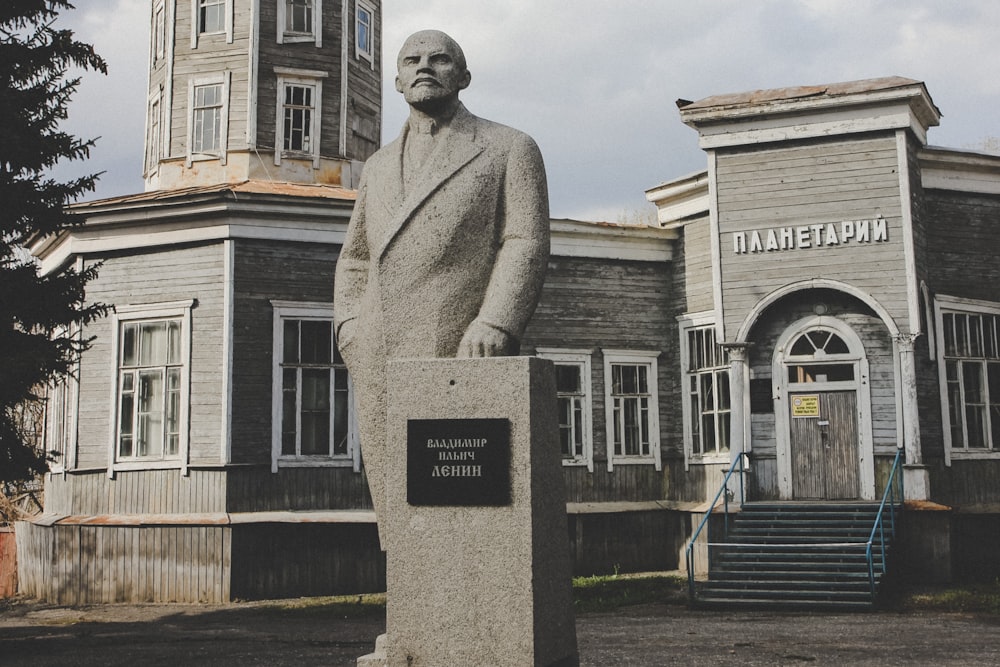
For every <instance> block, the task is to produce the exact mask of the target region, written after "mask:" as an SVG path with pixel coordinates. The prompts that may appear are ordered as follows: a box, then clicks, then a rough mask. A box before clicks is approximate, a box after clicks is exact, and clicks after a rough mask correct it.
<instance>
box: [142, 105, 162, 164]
mask: <svg viewBox="0 0 1000 667" xmlns="http://www.w3.org/2000/svg"><path fill="white" fill-rule="evenodd" d="M162 115H163V114H162V111H161V104H160V96H159V93H157V95H156V97H154V98H153V99H152V100H151V101H150V103H149V136H148V137H146V172H147V173H148V172H151V171H155V170H156V168H157V166H158V165H159V164H160V157H162V155H163V153H162V150H163V149H162V137H163V130H162V129H161V127H160V120H161V118H162Z"/></svg>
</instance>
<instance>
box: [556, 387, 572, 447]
mask: <svg viewBox="0 0 1000 667" xmlns="http://www.w3.org/2000/svg"><path fill="white" fill-rule="evenodd" d="M558 410H559V446H560V450H561V451H562V456H563V458H564V459H565V458H573V400H572V399H570V398H560V399H559V400H558Z"/></svg>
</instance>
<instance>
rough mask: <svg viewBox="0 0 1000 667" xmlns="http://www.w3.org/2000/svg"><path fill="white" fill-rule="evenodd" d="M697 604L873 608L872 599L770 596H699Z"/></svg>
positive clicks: (859, 609)
mask: <svg viewBox="0 0 1000 667" xmlns="http://www.w3.org/2000/svg"><path fill="white" fill-rule="evenodd" d="M695 604H696V605H697V606H698V607H703V608H707V609H715V608H727V609H728V608H732V607H739V608H741V609H747V608H750V609H753V608H767V609H817V610H820V609H821V610H832V609H836V610H841V611H861V610H868V609H871V608H872V602H871V600H866V601H855V600H773V599H770V598H728V597H724V596H706V597H699V598H698V599H697V600H696V601H695Z"/></svg>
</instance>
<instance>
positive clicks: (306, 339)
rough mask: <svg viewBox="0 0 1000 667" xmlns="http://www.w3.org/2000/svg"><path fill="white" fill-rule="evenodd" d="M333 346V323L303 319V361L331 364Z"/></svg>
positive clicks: (306, 362) (305, 362)
mask: <svg viewBox="0 0 1000 667" xmlns="http://www.w3.org/2000/svg"><path fill="white" fill-rule="evenodd" d="M332 348H333V323H332V322H330V321H329V320H325V321H322V320H321V321H316V320H303V321H302V363H304V364H329V363H330V356H331V353H332Z"/></svg>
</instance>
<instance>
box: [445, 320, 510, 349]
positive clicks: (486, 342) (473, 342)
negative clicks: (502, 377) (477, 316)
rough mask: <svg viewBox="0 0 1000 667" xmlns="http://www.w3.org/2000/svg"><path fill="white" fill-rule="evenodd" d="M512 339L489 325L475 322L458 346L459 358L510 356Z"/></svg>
mask: <svg viewBox="0 0 1000 667" xmlns="http://www.w3.org/2000/svg"><path fill="white" fill-rule="evenodd" d="M511 342H512V340H511V337H510V336H509V335H508V334H506V333H504V332H503V331H500V330H499V329H496V328H494V327H491V326H490V325H488V324H483V323H482V322H479V321H474V322H473V323H472V324H470V325H469V328H468V329H467V330H466V332H465V335H464V336H462V341H461V342H460V343H459V344H458V354H457V356H458V357H459V358H468V357H502V356H504V355H508V354H510V348H511Z"/></svg>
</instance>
